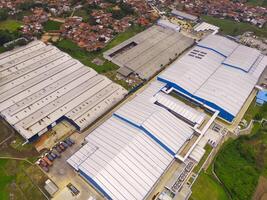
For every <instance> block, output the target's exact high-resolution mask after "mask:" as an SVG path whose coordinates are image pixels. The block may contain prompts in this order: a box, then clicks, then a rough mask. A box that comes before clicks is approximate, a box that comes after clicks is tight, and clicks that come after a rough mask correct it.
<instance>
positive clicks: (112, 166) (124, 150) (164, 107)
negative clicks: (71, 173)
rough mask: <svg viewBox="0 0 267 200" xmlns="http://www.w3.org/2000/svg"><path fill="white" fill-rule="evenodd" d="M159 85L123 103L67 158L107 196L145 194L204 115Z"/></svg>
mask: <svg viewBox="0 0 267 200" xmlns="http://www.w3.org/2000/svg"><path fill="white" fill-rule="evenodd" d="M164 85H165V84H164V83H160V82H159V81H155V82H153V83H152V84H150V85H149V86H148V88H146V89H145V90H144V91H143V92H142V93H140V94H139V95H138V96H136V97H135V98H134V99H133V100H131V101H130V102H127V103H126V104H124V105H123V106H122V107H121V108H119V109H118V110H117V111H116V112H115V113H114V114H113V116H112V117H111V118H109V119H108V120H107V121H106V122H104V123H103V124H102V125H100V126H99V127H98V128H97V129H95V130H94V131H93V132H92V133H90V134H89V135H88V136H87V138H86V141H87V144H86V145H84V146H83V147H82V148H81V149H80V150H79V151H77V152H76V153H75V154H74V155H73V156H72V157H70V158H69V159H68V161H67V162H68V163H69V164H70V165H71V166H72V167H73V168H74V169H75V170H77V171H78V172H79V173H80V175H81V176H83V177H84V178H85V179H86V180H87V181H88V182H89V183H90V184H91V185H92V186H93V187H94V188H95V189H97V190H98V191H99V192H100V193H102V194H103V195H104V196H105V197H106V198H107V199H114V200H125V199H131V200H134V199H137V200H139V199H140V200H141V199H144V198H146V197H147V196H148V195H149V194H150V192H151V191H152V189H153V187H154V186H155V185H156V183H157V182H158V180H159V178H160V177H161V176H162V175H163V174H164V173H165V172H166V170H167V169H168V167H169V166H170V165H171V163H172V162H173V161H174V159H175V157H176V155H179V154H180V153H181V152H182V151H183V149H189V148H184V147H185V145H186V144H188V142H189V141H190V140H191V138H193V137H198V136H197V135H195V134H196V133H195V128H196V127H198V126H200V125H201V124H202V123H203V122H204V120H205V118H206V115H205V114H204V113H203V112H199V111H197V110H194V109H192V108H190V107H189V106H187V105H186V104H184V103H182V102H180V101H178V100H177V99H175V98H174V97H171V96H169V95H167V94H165V93H164V92H162V91H161V89H162V88H163V87H164ZM184 118H186V119H187V120H183V119H184ZM188 122H190V123H188ZM193 150H194V146H192V147H191V149H190V150H189V153H188V156H190V155H191V153H192V152H194V151H193ZM202 151H203V152H205V150H203V149H202Z"/></svg>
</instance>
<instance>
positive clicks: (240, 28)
mask: <svg viewBox="0 0 267 200" xmlns="http://www.w3.org/2000/svg"><path fill="white" fill-rule="evenodd" d="M201 18H202V19H203V20H204V21H206V22H208V23H211V24H214V25H216V26H219V27H220V28H221V32H223V33H224V34H226V35H232V36H237V35H240V34H243V33H244V32H246V31H252V32H254V33H255V34H256V35H258V36H263V37H265V36H266V35H267V26H266V25H265V26H264V27H263V28H258V27H256V26H253V25H251V24H248V23H244V22H235V21H232V20H230V19H219V18H215V17H212V16H207V15H203V16H201Z"/></svg>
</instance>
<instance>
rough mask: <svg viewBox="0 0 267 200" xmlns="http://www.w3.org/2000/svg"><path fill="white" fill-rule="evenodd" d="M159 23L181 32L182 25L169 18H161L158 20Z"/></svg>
mask: <svg viewBox="0 0 267 200" xmlns="http://www.w3.org/2000/svg"><path fill="white" fill-rule="evenodd" d="M157 24H158V25H159V26H161V27H163V28H170V29H172V30H174V31H178V32H179V31H180V30H181V27H180V26H179V25H176V24H173V23H171V22H170V21H169V20H166V19H159V20H158V21H157Z"/></svg>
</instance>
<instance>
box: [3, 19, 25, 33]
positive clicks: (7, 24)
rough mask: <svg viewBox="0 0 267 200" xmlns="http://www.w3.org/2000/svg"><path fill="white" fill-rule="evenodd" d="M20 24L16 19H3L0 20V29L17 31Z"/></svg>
mask: <svg viewBox="0 0 267 200" xmlns="http://www.w3.org/2000/svg"><path fill="white" fill-rule="evenodd" d="M21 26H22V22H21V21H17V20H12V19H9V20H5V21H0V30H8V31H11V32H13V31H17V30H18V29H19V28H20V27H21Z"/></svg>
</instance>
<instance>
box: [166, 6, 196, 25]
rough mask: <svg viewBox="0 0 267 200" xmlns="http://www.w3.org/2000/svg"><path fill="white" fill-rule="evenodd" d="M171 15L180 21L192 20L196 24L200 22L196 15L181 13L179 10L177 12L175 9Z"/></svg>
mask: <svg viewBox="0 0 267 200" xmlns="http://www.w3.org/2000/svg"><path fill="white" fill-rule="evenodd" d="M171 14H172V15H174V16H176V17H178V18H179V19H185V20H190V21H193V22H196V21H197V20H198V17H197V16H194V15H191V14H188V13H186V12H182V11H179V10H175V9H173V10H172V12H171Z"/></svg>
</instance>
